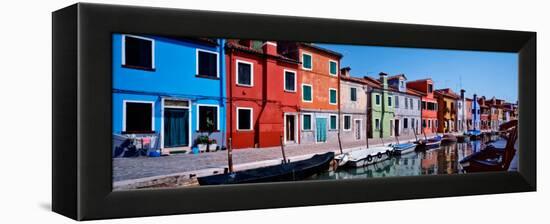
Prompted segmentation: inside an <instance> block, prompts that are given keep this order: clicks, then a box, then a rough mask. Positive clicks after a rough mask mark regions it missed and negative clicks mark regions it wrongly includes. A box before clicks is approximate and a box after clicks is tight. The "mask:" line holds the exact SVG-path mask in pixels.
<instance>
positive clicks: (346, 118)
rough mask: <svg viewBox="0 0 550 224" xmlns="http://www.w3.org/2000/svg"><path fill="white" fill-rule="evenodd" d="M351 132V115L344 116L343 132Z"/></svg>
mask: <svg viewBox="0 0 550 224" xmlns="http://www.w3.org/2000/svg"><path fill="white" fill-rule="evenodd" d="M349 130H351V115H344V131H349Z"/></svg>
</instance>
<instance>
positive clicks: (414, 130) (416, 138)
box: [413, 129, 418, 143]
mask: <svg viewBox="0 0 550 224" xmlns="http://www.w3.org/2000/svg"><path fill="white" fill-rule="evenodd" d="M413 133H414V139H415V140H416V142H417V143H418V136H416V129H413Z"/></svg>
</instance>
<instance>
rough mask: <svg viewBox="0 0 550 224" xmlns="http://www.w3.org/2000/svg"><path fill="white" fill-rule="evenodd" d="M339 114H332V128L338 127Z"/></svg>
mask: <svg viewBox="0 0 550 224" xmlns="http://www.w3.org/2000/svg"><path fill="white" fill-rule="evenodd" d="M337 122H338V116H336V115H330V130H336V129H338V123H337Z"/></svg>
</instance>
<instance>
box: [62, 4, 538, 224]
mask: <svg viewBox="0 0 550 224" xmlns="http://www.w3.org/2000/svg"><path fill="white" fill-rule="evenodd" d="M52 76H53V203H52V207H53V210H54V211H55V212H58V213H60V214H63V215H65V216H68V217H71V218H73V219H77V220H88V219H102V218H116V217H132V216H149V215H166V214H182V213H198V212H213V211H228V210H243V209H257V208H274V207H289V206H307V205H322V204H336V203H353V202H369V201H381V200H397V199H416V198H429V197H444V196H462V195H474V194H494V193H509V192H525V191H535V190H536V103H535V102H536V33H534V32H524V31H503V30H488V29H473V28H457V27H441V26H427V25H408V24H394V23H380V22H365V21H347V20H332V19H320V18H300V17H289V16H269V15H255V14H238V13H225V12H209V11H194V10H179V9H162V8H147V7H130V6H115V5H98V4H86V3H79V4H76V5H72V6H69V7H67V8H64V9H60V10H58V11H56V12H54V13H53V74H52ZM403 186H407V189H403ZM335 192H338V193H337V194H335Z"/></svg>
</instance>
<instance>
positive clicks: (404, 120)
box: [403, 118, 409, 129]
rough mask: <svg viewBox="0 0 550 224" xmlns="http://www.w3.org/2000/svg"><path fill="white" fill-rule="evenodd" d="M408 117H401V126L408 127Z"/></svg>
mask: <svg viewBox="0 0 550 224" xmlns="http://www.w3.org/2000/svg"><path fill="white" fill-rule="evenodd" d="M408 126H409V119H407V118H403V128H405V129H406V128H409V127H408Z"/></svg>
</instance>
